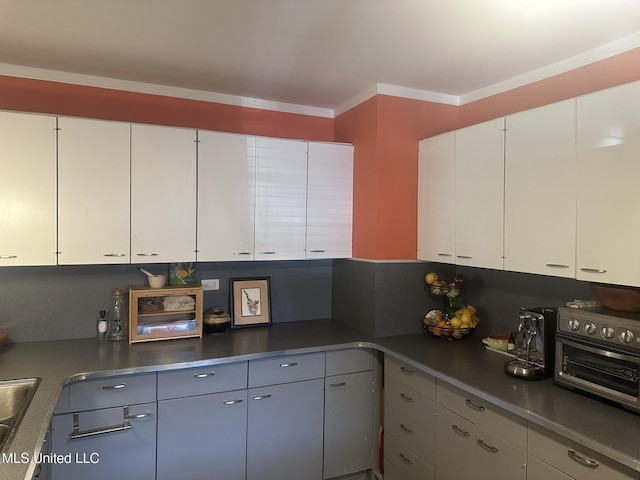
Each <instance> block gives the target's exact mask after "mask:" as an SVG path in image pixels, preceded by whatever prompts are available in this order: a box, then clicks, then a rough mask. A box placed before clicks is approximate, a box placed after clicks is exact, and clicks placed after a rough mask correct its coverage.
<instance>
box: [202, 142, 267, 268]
mask: <svg viewBox="0 0 640 480" xmlns="http://www.w3.org/2000/svg"><path fill="white" fill-rule="evenodd" d="M255 142H256V140H255V137H253V136H247V135H235V134H230V133H218V132H208V131H199V132H198V243H197V245H198V254H197V258H198V261H200V262H215V261H225V260H236V261H239V260H253V258H254V255H253V253H254V246H253V242H254V220H255V176H256V154H255Z"/></svg>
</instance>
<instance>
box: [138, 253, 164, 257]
mask: <svg viewBox="0 0 640 480" xmlns="http://www.w3.org/2000/svg"><path fill="white" fill-rule="evenodd" d="M136 255H137V256H138V257H157V256H158V255H160V254H159V253H155V252H140V253H136Z"/></svg>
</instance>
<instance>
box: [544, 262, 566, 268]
mask: <svg viewBox="0 0 640 480" xmlns="http://www.w3.org/2000/svg"><path fill="white" fill-rule="evenodd" d="M545 265H546V266H547V267H550V268H569V265H567V264H565V263H545Z"/></svg>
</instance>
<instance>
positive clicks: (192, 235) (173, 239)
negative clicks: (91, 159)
mask: <svg viewBox="0 0 640 480" xmlns="http://www.w3.org/2000/svg"><path fill="white" fill-rule="evenodd" d="M195 142H196V131H195V130H189V129H180V128H171V127H158V126H152V125H132V126H131V261H132V262H133V263H150V262H188V261H195V260H196V254H195V250H196V188H197V185H196V143H195Z"/></svg>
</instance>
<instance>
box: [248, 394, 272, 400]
mask: <svg viewBox="0 0 640 480" xmlns="http://www.w3.org/2000/svg"><path fill="white" fill-rule="evenodd" d="M252 398H253V399H254V400H266V399H267V398H271V394H270V393H267V394H266V395H256V396H254V397H252Z"/></svg>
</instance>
